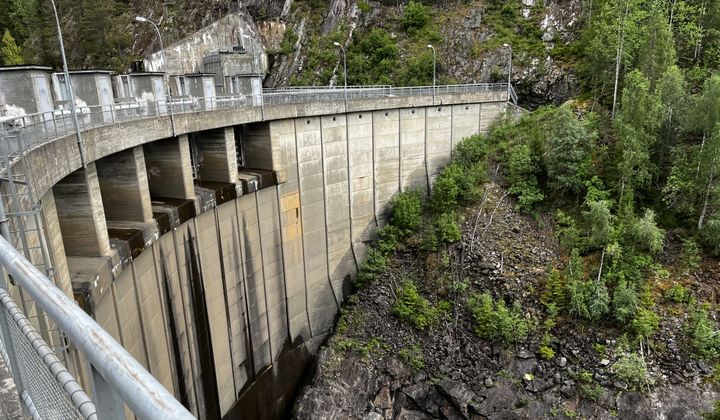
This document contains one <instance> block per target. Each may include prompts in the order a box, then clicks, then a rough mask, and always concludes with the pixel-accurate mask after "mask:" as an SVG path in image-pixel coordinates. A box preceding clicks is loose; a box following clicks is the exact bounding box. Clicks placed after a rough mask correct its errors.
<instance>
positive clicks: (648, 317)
mask: <svg viewBox="0 0 720 420" xmlns="http://www.w3.org/2000/svg"><path fill="white" fill-rule="evenodd" d="M658 326H660V316H658V314H656V313H655V312H653V310H652V309H647V308H640V309H638V311H637V313H636V314H635V317H634V318H633V320H632V322H631V323H630V328H632V331H633V333H635V335H636V336H638V337H640V338H644V339H649V338H650V337H652V335H653V334H655V331H657V329H658Z"/></svg>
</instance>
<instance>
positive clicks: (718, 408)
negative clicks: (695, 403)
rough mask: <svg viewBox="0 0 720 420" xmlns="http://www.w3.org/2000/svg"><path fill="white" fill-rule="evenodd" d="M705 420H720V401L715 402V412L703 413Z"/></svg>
mask: <svg viewBox="0 0 720 420" xmlns="http://www.w3.org/2000/svg"><path fill="white" fill-rule="evenodd" d="M702 416H703V418H704V419H705V420H720V401H715V405H714V406H713V411H711V412H709V413H702Z"/></svg>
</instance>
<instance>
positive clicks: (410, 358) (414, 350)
mask: <svg viewBox="0 0 720 420" xmlns="http://www.w3.org/2000/svg"><path fill="white" fill-rule="evenodd" d="M398 356H400V359H402V361H403V362H405V363H407V364H408V365H410V367H412V369H413V371H414V372H417V371H419V370H421V369H422V368H424V367H425V359H424V358H423V352H422V348H421V347H420V346H418V345H417V344H415V345H413V346H412V347H410V348H409V349H402V350H400V351H399V352H398Z"/></svg>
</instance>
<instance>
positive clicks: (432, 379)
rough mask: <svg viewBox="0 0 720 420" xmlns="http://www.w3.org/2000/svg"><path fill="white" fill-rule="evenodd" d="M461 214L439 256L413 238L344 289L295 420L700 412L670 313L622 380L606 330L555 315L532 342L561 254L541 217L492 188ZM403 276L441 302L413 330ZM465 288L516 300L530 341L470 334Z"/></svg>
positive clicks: (701, 387)
mask: <svg viewBox="0 0 720 420" xmlns="http://www.w3.org/2000/svg"><path fill="white" fill-rule="evenodd" d="M462 219H463V220H464V223H463V229H462V230H463V234H462V240H461V241H460V242H459V243H458V244H456V245H455V246H452V247H450V249H449V250H448V251H447V254H446V255H447V257H445V258H440V259H439V260H436V259H435V258H434V257H432V256H428V255H427V254H424V253H422V252H419V251H418V247H417V244H413V240H412V239H411V240H410V241H408V244H407V246H406V247H405V248H404V249H401V250H400V251H398V252H397V253H396V255H395V258H394V260H393V261H392V262H391V263H390V264H389V267H388V269H387V272H386V273H384V274H383V275H382V276H381V278H379V279H378V280H377V281H376V282H375V283H373V284H371V285H369V286H368V287H366V288H365V289H363V290H362V291H361V292H359V293H358V294H357V295H355V296H353V298H351V300H350V303H349V304H348V305H347V307H346V308H345V309H344V310H343V314H342V316H341V318H340V320H339V321H338V323H337V327H336V333H335V335H334V336H333V337H332V338H331V339H330V341H329V342H328V344H327V346H326V347H325V348H323V349H322V350H321V351H320V353H319V356H318V358H317V363H316V368H315V372H314V376H313V378H312V380H311V382H310V383H309V384H308V385H307V386H306V387H305V389H304V390H303V391H302V392H301V395H300V397H299V398H298V400H297V402H296V405H295V412H294V414H295V416H296V418H299V419H339V418H357V419H365V420H381V419H404V420H410V419H413V420H421V419H431V418H442V419H483V418H490V419H509V418H527V419H539V418H565V419H570V418H593V419H596V418H597V419H611V418H620V419H699V418H700V413H702V412H704V411H709V410H710V409H711V406H712V403H713V401H715V400H716V399H717V398H718V396H719V394H718V392H716V390H715V389H716V388H715V387H714V385H712V383H713V379H712V378H713V375H714V374H715V370H714V368H713V367H712V366H710V365H709V364H708V363H707V362H704V361H702V360H699V359H696V358H694V357H693V355H692V354H689V352H688V351H687V350H686V349H685V348H684V347H683V346H682V345H681V343H682V342H683V337H682V336H681V334H682V333H681V331H682V329H681V328H679V327H678V325H680V324H681V323H682V317H683V315H682V314H681V313H679V312H678V311H676V310H674V309H672V308H669V309H668V308H664V309H660V313H661V314H662V321H661V323H660V325H662V326H663V327H662V329H661V331H660V332H659V333H658V334H657V335H656V336H655V342H654V344H653V346H652V349H651V350H648V349H647V348H646V349H645V351H646V354H645V356H646V360H647V366H646V369H647V379H645V380H643V381H642V382H640V383H630V382H628V380H627V379H626V376H625V372H624V371H623V369H624V368H625V367H624V365H623V363H624V362H623V361H622V360H624V354H625V353H624V350H623V349H622V348H623V344H622V343H621V342H622V341H623V339H622V338H619V337H620V334H618V332H617V331H616V330H615V329H614V328H613V327H611V326H593V325H588V324H585V323H583V322H581V321H579V320H577V319H573V318H572V317H570V318H561V319H558V320H557V324H556V325H555V326H554V328H555V335H556V337H557V340H555V341H554V342H552V343H550V344H549V345H547V346H546V348H545V349H543V348H542V347H543V346H544V344H543V343H542V338H541V336H542V328H543V327H541V325H544V324H542V323H540V319H541V318H542V315H541V313H542V312H543V309H542V304H541V302H540V296H541V295H542V293H540V291H541V290H543V288H544V284H543V283H544V279H545V277H546V276H547V271H548V267H550V266H552V264H553V263H554V262H556V261H558V260H561V259H562V256H561V255H560V252H559V249H558V248H559V247H558V244H557V241H556V240H555V239H554V238H553V236H554V235H553V232H552V231H551V230H550V229H548V228H546V227H544V226H545V225H548V223H547V222H548V221H547V220H544V219H543V218H541V219H539V221H536V220H532V219H530V218H529V217H527V216H523V215H520V214H518V213H516V212H515V210H514V209H513V203H512V202H511V200H510V199H509V198H508V197H507V194H506V193H505V192H504V190H503V189H502V188H500V187H499V186H497V185H496V184H488V186H487V187H486V191H485V197H484V199H483V201H482V202H481V204H480V205H477V206H474V207H472V208H470V209H466V211H464V212H463V216H462ZM695 276H697V278H699V279H705V280H706V281H707V280H708V279H710V278H712V277H713V274H712V272H710V271H708V270H706V269H700V270H698V271H697V272H696V273H695ZM407 277H412V278H415V279H418V280H416V281H417V282H418V283H419V286H418V288H419V289H421V290H422V292H423V293H425V294H426V295H429V296H431V298H430V301H431V302H433V303H434V304H438V302H440V301H441V299H447V301H449V302H453V304H452V307H451V308H450V309H449V310H448V311H447V313H446V314H445V315H444V316H443V317H442V319H441V321H440V322H439V324H438V325H435V326H433V327H430V328H429V329H424V330H421V329H418V328H416V327H414V326H412V325H410V324H409V323H408V322H403V321H402V320H400V319H399V318H398V316H396V314H394V313H393V305H394V303H395V302H396V300H397V299H398V287H399V285H401V284H402V279H403V278H407ZM476 290H486V291H491V293H492V294H493V295H495V296H501V297H502V298H503V299H505V300H506V301H508V302H513V301H514V302H518V303H519V306H520V307H521V308H522V311H523V313H524V316H526V317H528V318H532V319H537V320H538V323H537V324H536V325H535V326H534V327H531V328H530V330H531V331H530V339H529V340H527V341H524V342H523V343H522V344H516V345H513V344H509V345H508V344H505V345H503V344H501V343H499V342H497V341H488V340H485V339H482V338H481V337H479V336H478V335H477V334H476V332H475V326H476V324H475V323H474V321H473V318H472V316H471V315H470V314H469V313H468V312H469V311H468V310H467V309H465V308H464V307H463V306H464V305H463V302H465V301H467V299H468V296H470V295H472V293H473V291H476ZM699 293H705V292H703V291H699Z"/></svg>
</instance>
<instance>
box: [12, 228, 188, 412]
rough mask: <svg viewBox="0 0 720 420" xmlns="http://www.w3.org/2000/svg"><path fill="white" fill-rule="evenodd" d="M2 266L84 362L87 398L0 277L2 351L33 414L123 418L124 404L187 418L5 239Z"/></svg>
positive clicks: (93, 322)
mask: <svg viewBox="0 0 720 420" xmlns="http://www.w3.org/2000/svg"><path fill="white" fill-rule="evenodd" d="M0 266H2V267H3V268H4V269H5V270H6V271H7V274H8V275H10V276H12V279H14V281H15V283H16V284H17V285H18V286H20V287H22V289H23V290H24V291H25V292H26V293H27V294H29V295H30V296H31V297H32V298H33V299H34V301H35V304H36V305H37V306H38V307H40V308H42V310H43V311H45V313H46V314H47V316H48V317H49V318H50V319H51V320H52V321H53V322H55V323H56V324H57V325H58V327H59V328H60V329H61V330H62V331H63V332H64V333H65V334H66V336H67V337H68V339H69V340H70V341H71V342H72V343H73V344H74V345H75V346H76V347H77V349H78V350H79V351H81V352H82V354H83V355H84V356H85V357H86V358H87V360H88V361H89V363H90V365H91V366H90V371H91V377H92V385H93V390H94V392H93V400H90V398H89V397H88V396H87V394H86V393H85V392H84V391H83V390H82V389H81V388H80V386H79V385H78V384H77V381H75V379H74V378H73V377H72V375H70V373H69V372H68V371H67V370H66V369H65V367H64V366H63V365H62V363H61V362H60V361H59V360H58V359H57V357H56V356H55V354H54V353H53V352H52V351H51V350H50V349H49V347H48V346H47V344H45V342H44V341H43V340H42V338H41V337H40V336H39V335H38V334H37V332H36V331H35V330H34V328H33V327H32V325H30V323H29V322H28V320H27V318H25V316H24V315H23V314H22V313H21V312H20V310H19V309H18V308H17V306H16V305H15V303H14V302H13V301H12V299H11V298H10V296H9V295H8V293H7V292H6V291H5V290H4V287H5V286H6V285H5V284H4V283H5V282H4V278H5V277H4V274H3V275H2V276H0V278H1V279H3V280H0V283H3V284H0V287H3V288H0V302H1V303H2V310H3V314H4V316H3V317H0V327H1V328H0V332H1V333H2V336H1V337H2V343H3V345H4V350H5V351H4V352H3V353H4V354H3V356H4V357H5V358H6V360H7V362H8V365H9V366H10V370H11V371H12V374H13V379H14V380H15V382H16V384H17V388H18V391H19V393H20V394H21V397H22V399H23V402H24V403H25V407H26V408H27V409H28V410H29V411H31V413H30V414H32V415H33V418H38V419H40V418H42V419H65V418H71V419H72V418H80V419H93V420H94V419H96V418H99V419H102V420H105V419H109V420H119V419H124V418H125V411H124V404H127V406H128V407H129V408H130V409H131V410H132V412H133V413H134V414H135V416H137V417H138V418H140V419H152V420H155V419H168V420H170V419H172V420H184V419H193V418H194V417H193V416H192V414H190V412H189V411H187V409H185V407H183V406H182V405H181V404H180V403H179V402H178V401H177V400H176V399H175V397H173V395H172V394H170V393H169V392H168V391H167V390H166V389H165V388H164V387H163V385H162V384H160V383H159V382H158V381H157V380H156V379H155V378H154V377H153V376H152V375H151V374H150V373H149V372H147V371H146V370H145V369H144V368H143V367H142V366H141V365H140V364H139V363H138V362H137V361H136V360H135V359H134V358H133V357H132V356H131V355H130V354H129V353H128V352H127V351H126V350H125V349H124V348H123V347H122V346H121V345H120V344H119V343H118V342H117V341H115V339H113V338H112V336H110V334H109V333H108V332H106V331H105V330H104V329H103V328H102V327H101V326H100V325H98V324H97V323H96V322H95V321H94V320H93V319H92V318H90V316H89V315H87V314H86V313H85V312H84V311H83V310H82V309H80V307H79V306H78V305H77V304H75V302H74V301H73V300H72V299H71V298H70V297H68V296H67V295H65V294H64V293H63V291H62V290H60V289H58V288H57V287H56V286H55V284H53V282H52V281H50V279H48V278H47V277H46V276H44V275H43V274H42V273H41V272H40V271H39V270H38V269H37V268H36V267H35V266H33V264H32V263H31V262H30V261H28V260H27V259H25V257H24V256H23V255H22V254H20V252H19V251H18V250H16V249H15V248H14V247H13V246H12V245H11V244H10V243H9V242H8V241H7V240H5V238H3V237H0Z"/></svg>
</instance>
